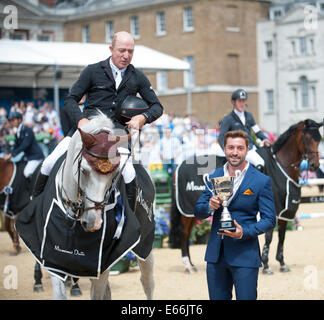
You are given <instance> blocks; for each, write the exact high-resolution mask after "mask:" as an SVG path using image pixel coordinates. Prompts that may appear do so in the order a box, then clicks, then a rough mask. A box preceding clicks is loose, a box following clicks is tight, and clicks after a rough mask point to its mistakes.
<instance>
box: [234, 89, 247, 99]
mask: <svg viewBox="0 0 324 320" xmlns="http://www.w3.org/2000/svg"><path fill="white" fill-rule="evenodd" d="M247 98H248V94H247V92H246V91H245V90H244V89H237V90H235V91H234V92H233V93H232V98H231V100H236V99H247Z"/></svg>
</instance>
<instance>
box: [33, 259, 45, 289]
mask: <svg viewBox="0 0 324 320" xmlns="http://www.w3.org/2000/svg"><path fill="white" fill-rule="evenodd" d="M42 277H43V274H42V270H41V267H40V264H39V263H38V262H36V264H35V268H34V280H35V283H34V292H41V291H44V289H43V284H42Z"/></svg>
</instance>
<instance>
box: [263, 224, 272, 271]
mask: <svg viewBox="0 0 324 320" xmlns="http://www.w3.org/2000/svg"><path fill="white" fill-rule="evenodd" d="M272 236H273V229H271V230H269V231H267V232H266V233H265V243H264V246H263V250H262V255H261V260H262V263H263V271H262V273H264V274H269V275H271V274H273V272H272V271H271V269H270V267H269V264H268V261H269V250H270V243H271V241H272Z"/></svg>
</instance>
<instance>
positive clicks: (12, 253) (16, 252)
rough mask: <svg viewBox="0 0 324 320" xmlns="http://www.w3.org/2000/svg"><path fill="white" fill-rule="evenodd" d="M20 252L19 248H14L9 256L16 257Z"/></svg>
mask: <svg viewBox="0 0 324 320" xmlns="http://www.w3.org/2000/svg"><path fill="white" fill-rule="evenodd" d="M20 252H21V246H17V247H14V251H12V252H10V253H9V255H10V256H18V254H19V253H20Z"/></svg>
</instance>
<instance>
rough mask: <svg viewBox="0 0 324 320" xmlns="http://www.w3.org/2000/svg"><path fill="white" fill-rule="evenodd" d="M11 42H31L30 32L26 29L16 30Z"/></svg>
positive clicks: (11, 36)
mask: <svg viewBox="0 0 324 320" xmlns="http://www.w3.org/2000/svg"><path fill="white" fill-rule="evenodd" d="M10 39H11V40H29V31H28V30H25V29H15V30H14V32H13V33H11V34H10Z"/></svg>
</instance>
